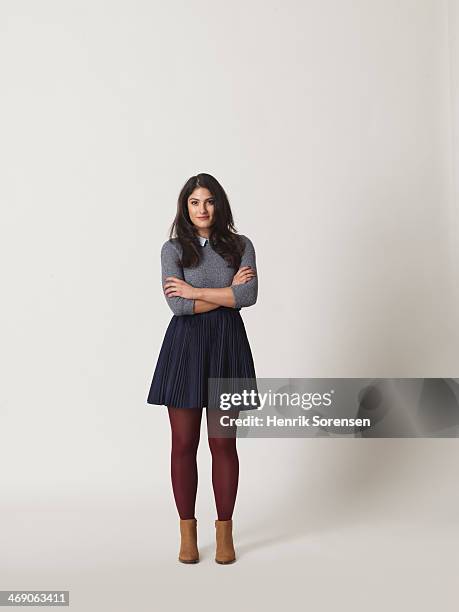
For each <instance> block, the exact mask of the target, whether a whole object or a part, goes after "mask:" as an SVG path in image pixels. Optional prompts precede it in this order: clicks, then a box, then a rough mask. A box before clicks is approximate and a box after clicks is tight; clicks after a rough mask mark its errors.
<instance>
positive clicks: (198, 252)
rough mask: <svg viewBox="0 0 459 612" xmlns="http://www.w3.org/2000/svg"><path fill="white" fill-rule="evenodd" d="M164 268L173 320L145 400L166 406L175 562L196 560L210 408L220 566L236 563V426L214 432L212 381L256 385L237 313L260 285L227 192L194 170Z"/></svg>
mask: <svg viewBox="0 0 459 612" xmlns="http://www.w3.org/2000/svg"><path fill="white" fill-rule="evenodd" d="M161 267H162V282H163V288H164V294H165V297H166V300H167V303H168V304H169V306H170V308H171V310H172V312H173V316H172V319H171V321H170V323H169V326H168V328H167V330H166V333H165V336H164V340H163V344H162V346H161V350H160V353H159V357H158V361H157V364H156V369H155V372H154V375H153V380H152V383H151V387H150V392H149V394H148V399H147V401H148V403H149V404H158V405H165V406H167V408H168V413H169V420H170V425H171V434H172V451H171V478H172V489H173V493H174V498H175V503H176V506H177V510H178V514H179V516H180V534H181V544H180V553H179V561H182V562H183V563H196V562H197V561H199V551H198V547H197V520H196V517H195V502H196V493H197V484H198V472H197V463H196V453H197V449H198V444H199V437H200V430H201V416H202V410H203V408H206V419H207V430H208V442H209V447H210V451H211V455H212V485H213V490H214V496H215V504H216V508H217V516H218V518H217V519H216V520H215V529H216V554H215V561H217V563H232V562H233V561H235V560H236V554H235V550H234V544H233V536H232V527H233V521H232V515H233V509H234V505H235V501H236V493H237V488H238V478H239V459H238V454H237V448H236V427H233V428H227V427H226V428H225V429H226V430H227V429H230V433H228V432H227V431H225V435H222V436H210V432H211V431H216V430H215V429H214V428H215V421H216V419H218V418H219V416H221V414H220V415H219V414H218V411H217V410H209V407H210V402H208V399H209V398H208V379H209V378H217V379H220V378H225V379H251V380H255V368H254V363H253V359H252V353H251V349H250V345H249V341H248V339H247V335H246V331H245V327H244V323H243V320H242V317H241V315H240V312H239V311H240V309H241V308H244V307H247V306H252V305H253V304H255V302H256V301H257V294H258V280H257V274H256V261H255V250H254V247H253V244H252V242H251V241H250V239H249V238H247V237H246V236H243V235H239V234H237V233H236V231H235V227H234V222H233V215H232V212H231V208H230V205H229V201H228V198H227V195H226V193H225V191H224V189H223V187H222V186H221V185H220V183H219V182H218V181H217V180H216V179H215V178H214V177H213V176H211V175H209V174H204V173H202V174H198V175H197V176H192V177H191V178H190V179H188V181H187V182H186V183H185V185H184V186H183V188H182V190H181V192H180V195H179V198H178V203H177V214H176V217H175V220H174V222H173V224H172V227H171V230H170V238H169V240H167V241H166V242H165V243H164V244H163V247H162V250H161ZM208 403H209V406H208ZM255 407H256V406H246V405H242V406H240V407H238V408H235V407H233V409H232V410H230V411H229V414H230V416H238V414H239V410H248V409H251V408H255ZM226 414H228V412H227V413H226ZM217 427H218V425H217Z"/></svg>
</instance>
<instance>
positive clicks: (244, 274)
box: [161, 238, 258, 315]
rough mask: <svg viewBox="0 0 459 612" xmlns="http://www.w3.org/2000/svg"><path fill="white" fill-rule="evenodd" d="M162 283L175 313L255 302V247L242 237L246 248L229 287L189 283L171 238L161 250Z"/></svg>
mask: <svg viewBox="0 0 459 612" xmlns="http://www.w3.org/2000/svg"><path fill="white" fill-rule="evenodd" d="M161 267H162V276H163V287H164V294H165V296H166V300H167V302H168V304H169V306H170V308H171V310H172V311H173V312H174V314H176V315H185V314H198V313H200V312H208V311H209V310H214V309H216V308H219V306H227V307H230V308H241V307H244V306H251V305H252V304H254V303H255V302H256V299H257V293H258V281H257V278H256V260H255V250H254V248H253V244H252V243H251V241H250V240H249V239H248V238H246V248H245V252H244V254H243V256H242V260H241V267H240V268H239V270H238V271H237V272H236V274H235V275H234V277H233V281H232V284H231V286H230V287H221V288H210V287H209V288H207V287H193V286H192V285H190V284H189V283H187V282H186V281H185V280H184V278H183V269H182V267H181V265H180V263H179V256H178V252H177V251H176V249H175V247H174V245H173V244H172V243H171V242H166V243H165V244H164V245H163V248H162V251H161Z"/></svg>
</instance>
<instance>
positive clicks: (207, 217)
mask: <svg viewBox="0 0 459 612" xmlns="http://www.w3.org/2000/svg"><path fill="white" fill-rule="evenodd" d="M208 218H209V217H196V219H202V220H204V219H208Z"/></svg>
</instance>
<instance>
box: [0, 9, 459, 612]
mask: <svg viewBox="0 0 459 612" xmlns="http://www.w3.org/2000/svg"><path fill="white" fill-rule="evenodd" d="M458 13H459V10H458V6H457V2H454V1H451V2H447V1H446V0H303V1H301V2H299V1H293V0H288V1H286V2H283V3H278V2H273V1H271V0H268V1H263V2H262V1H261V0H250V1H245V2H242V1H239V0H237V1H233V2H231V3H223V2H209V1H205V0H192V1H190V2H183V1H178V0H171V1H168V2H167V3H165V2H163V3H161V2H156V1H155V2H147V1H140V0H137V1H135V0H134V1H131V2H129V3H128V2H127V1H116V2H110V3H108V2H103V1H102V0H92V1H91V2H88V1H83V2H81V1H80V2H70V1H58V0H56V1H51V0H42V2H40V3H36V2H32V1H25V0H24V1H22V2H12V1H5V2H2V4H1V7H0V28H1V30H0V31H1V36H0V58H1V59H0V62H1V67H2V72H1V74H2V79H1V89H2V97H1V104H2V113H1V116H0V117H1V118H0V121H1V134H2V137H1V139H0V154H1V159H0V161H1V166H2V170H3V172H2V180H1V182H0V189H1V201H2V212H3V215H2V223H1V226H0V227H1V241H0V248H1V255H2V262H3V266H2V269H3V273H2V298H3V299H2V315H3V316H2V321H3V329H2V345H3V351H2V372H3V377H2V395H1V424H2V431H3V436H2V442H1V445H0V460H1V463H2V466H3V469H2V476H1V485H2V498H3V500H4V501H3V502H2V507H3V512H4V513H5V514H4V519H5V520H4V521H3V528H2V538H3V545H2V546H0V550H1V551H2V552H1V553H0V574H1V575H2V584H0V589H1V588H4V589H6V588H23V589H28V588H38V589H44V588H62V589H64V588H68V589H70V590H71V592H72V593H73V599H72V602H73V603H72V605H73V607H74V609H77V610H80V609H81V610H85V612H87V611H88V610H92V609H97V610H98V611H99V612H101V610H105V609H107V610H110V611H113V610H115V609H118V608H117V605H119V609H126V607H127V606H132V605H133V599H132V597H133V590H134V591H135V609H136V610H143V609H145V610H147V609H150V607H149V606H150V603H151V601H150V602H149V601H148V600H147V599H141V598H142V597H144V596H145V597H146V595H145V593H146V592H147V590H148V588H151V587H152V586H153V585H154V587H155V595H154V597H155V600H154V602H153V603H155V604H157V603H158V601H157V600H158V598H161V604H164V603H165V601H163V598H166V597H170V596H171V595H170V593H169V592H168V591H167V589H168V588H169V587H170V588H172V589H174V585H176V584H177V580H180V581H183V582H181V583H180V584H183V585H187V584H188V581H189V574H187V575H185V574H184V573H183V567H177V566H178V565H181V564H178V563H176V561H175V554H176V544H177V517H176V511H175V506H174V503H173V498H172V492H171V488H170V481H169V445H170V432H169V423H168V419H167V413H166V408H164V407H159V406H150V405H147V404H146V396H147V393H148V388H149V385H150V382H151V376H152V373H153V369H154V365H155V363H156V359H157V355H158V351H159V348H160V344H161V341H162V338H163V335H164V331H165V328H166V326H167V324H168V321H169V319H170V317H171V312H170V311H169V309H168V307H167V305H166V302H165V299H164V297H163V295H162V293H161V284H160V267H159V265H160V264H159V251H160V247H161V245H162V243H163V242H164V240H165V239H166V238H167V232H168V228H169V226H170V224H171V222H172V220H173V217H174V213H175V206H176V200H177V196H178V192H179V190H180V188H181V186H182V185H183V183H184V181H185V180H186V179H187V178H188V177H189V176H191V175H193V174H196V173H197V172H209V173H211V174H213V175H214V176H216V177H217V179H218V180H220V181H221V183H222V184H223V186H224V188H225V189H226V191H227V193H228V195H229V198H230V202H231V204H232V207H233V212H234V216H235V220H236V225H237V227H238V229H239V231H240V233H242V234H246V235H248V236H249V237H250V238H251V239H252V241H253V243H254V245H255V248H256V252H257V264H258V275H259V299H258V302H257V304H256V305H255V306H254V307H251V308H248V309H244V310H243V311H242V315H243V317H244V321H245V325H246V329H247V332H248V335H249V338H250V342H251V346H252V350H253V354H254V359H255V365H256V369H257V375H258V376H259V377H372V376H375V377H391V376H394V377H405V376H408V377H424V376H425V377H431V376H439V377H446V376H451V377H457V376H459V374H458V358H457V355H458V347H459V338H458V331H457V330H458V312H459V310H458V306H459V299H458V282H457V280H458V272H459V247H458V239H457V234H458V227H459V223H458V194H459V178H458V175H457V173H455V170H456V169H457V161H458V154H457V142H458V138H459V131H458V130H459V127H458V126H459V99H458V94H459V90H458V76H459V50H458V49H459V47H458V39H457V36H458V30H459V17H458ZM292 262H294V263H292ZM202 434H203V437H202V443H201V447H200V450H199V467H200V484H199V491H198V517H199V520H200V521H201V523H200V525H201V531H200V533H201V534H202V537H203V539H205V538H207V540H206V541H207V543H208V545H209V548H208V563H207V565H205V564H204V563H203V564H202V565H204V567H202V566H201V567H200V568H199V570H197V571H195V574H194V578H193V580H194V581H197V583H198V584H201V583H200V580H202V581H203V582H202V587H203V590H202V594H203V598H204V599H203V601H204V600H206V601H207V599H206V598H208V604H209V607H210V606H211V605H212V602H213V601H214V600H213V592H212V590H211V589H209V586H208V579H209V573H212V576H213V578H212V580H215V581H216V582H215V583H213V584H216V585H217V586H216V588H223V586H224V583H219V582H218V579H217V576H216V575H215V576H214V572H216V571H217V569H218V568H215V567H214V566H215V565H216V564H215V563H214V564H213V565H212V563H211V559H212V548H211V546H212V537H213V531H212V529H213V523H212V521H213V519H214V518H215V511H214V505H213V503H214V502H213V496H212V491H211V483H210V454H209V450H208V448H207V446H206V439H205V435H206V430H205V424H204V420H203V430H202ZM239 449H240V462H241V477H240V489H239V494H238V500H237V502H236V511H235V528H236V529H237V538H236V545H237V546H239V550H240V552H241V560H240V563H239V564H238V563H236V564H234V566H232V570H231V571H233V572H236V573H237V576H238V584H239V587H238V588H239V590H238V593H236V594H235V597H236V598H237V597H241V596H242V595H241V593H243V596H244V598H245V601H246V602H249V603H250V602H254V601H257V602H258V603H260V601H261V602H263V601H264V600H263V597H266V602H265V603H264V605H266V606H267V607H268V605H269V602H270V603H271V604H272V605H273V606H275V605H276V604H277V603H278V602H279V601H282V600H283V598H284V596H285V591H284V592H282V588H281V587H279V583H277V589H276V584H275V582H276V581H274V582H273V581H271V580H270V578H269V577H270V575H271V574H270V573H269V572H275V573H274V574H273V576H277V578H278V579H279V580H280V581H281V582H282V579H283V578H287V576H288V580H289V584H288V588H289V589H292V591H291V592H290V594H291V595H292V594H293V595H297V596H298V597H300V596H301V585H300V584H299V583H298V581H300V582H301V578H300V577H298V576H297V575H296V572H299V571H300V569H299V568H300V567H302V568H303V569H304V568H305V567H307V568H308V571H309V572H310V574H309V576H310V578H311V582H310V583H308V585H307V586H308V597H307V601H308V602H309V603H316V604H317V603H319V602H322V603H325V601H329V602H330V605H332V602H333V600H332V599H328V598H332V597H333V596H334V592H328V589H329V586H330V584H329V580H330V576H331V575H333V576H334V580H335V584H338V585H340V586H341V587H342V589H344V592H345V593H347V596H349V597H351V594H352V593H351V590H348V591H346V589H351V586H350V585H349V581H348V578H349V576H348V575H347V574H346V572H350V573H351V572H352V571H353V568H354V567H355V564H359V557H358V555H359V554H361V555H362V557H364V558H365V559H366V560H368V559H369V558H371V555H372V554H375V555H376V556H375V559H373V561H374V562H375V563H377V562H378V561H377V560H378V559H379V560H381V558H383V557H381V556H380V555H378V554H377V553H375V547H374V546H373V545H371V546H370V544H369V542H373V540H371V535H370V532H371V529H370V527H371V524H372V521H373V519H374V520H376V522H377V523H378V521H383V520H385V521H392V523H391V533H398V532H397V529H400V530H401V531H400V534H405V535H406V529H407V525H410V526H412V525H413V524H415V523H416V521H420V524H421V525H422V528H423V529H424V528H425V526H426V525H428V526H430V527H432V528H433V526H435V525H436V526H438V523H439V522H440V523H441V524H442V525H446V526H447V527H448V529H453V528H454V529H456V530H457V516H458V515H457V511H458V509H459V498H458V494H457V486H456V485H457V467H458V459H459V451H458V448H457V443H456V441H454V440H368V441H359V440H333V441H330V440H282V441H281V440H240V441H239ZM432 482H435V487H436V488H435V492H436V494H435V495H433V496H432V495H431V493H432V488H431V487H432ZM286 519H287V520H286ZM378 524H379V525H380V524H381V523H378ZM343 525H345V526H349V525H351V526H354V528H355V531H351V532H349V534H350V535H348V536H346V537H349V538H351V540H350V541H347V540H343V541H342V542H340V544H337V541H336V539H334V538H335V535H333V534H334V531H335V530H336V529H338V528H339V526H343ZM369 525H370V527H369ZM367 528H368V529H370V531H369V532H367V531H365V529H367ZM347 533H348V532H346V534H347ZM380 533H381V532H380V530H379V528H378V529H377V530H375V532H374V534H380ZM423 533H424V536H423V537H424V538H426V540H422V544H423V545H425V544H426V541H427V540H428V545H430V546H431V547H432V549H431V550H432V558H433V557H434V554H433V553H434V552H435V554H441V555H443V557H444V558H445V559H450V557H448V555H454V554H457V553H455V551H454V549H453V548H448V546H450V545H449V544H448V543H447V542H449V541H450V540H449V539H448V538H447V537H446V534H443V535H441V534H438V533H437V532H433V533H431V532H429V530H428V529H424V531H423ZM429 533H431V535H428V534H429ZM456 533H457V532H456ZM305 534H308V536H307V537H306V536H305ZM330 534H332V536H333V537H332V540H331V541H328V540H327V537H329V536H330ZM443 536H444V537H443ZM343 537H344V536H343ZM375 537H376V536H375ZM304 538H306V539H304ZM315 538H316V539H315ZM428 538H430V539H428ZM401 541H402V535H400V538H398V539H397V537H396V538H395V539H394V541H393V542H392V548H391V547H389V548H388V550H387V554H388V555H389V556H390V555H393V554H394V550H393V547H394V546H396V545H398V544H399V543H400V542H401ZM378 542H379V541H378ZM384 542H387V538H386V536H384V538H381V542H379V544H378V546H383V543H384ZM416 542H417V543H419V546H421V540H419V538H418V537H417V536H416V538H415V540H414V543H412V547H411V548H410V550H409V552H407V553H406V554H407V555H408V556H407V557H406V558H405V557H404V556H403V554H401V552H400V551H398V559H399V561H398V563H399V564H401V565H400V567H398V570H397V571H398V573H394V576H393V577H392V578H393V583H392V586H394V585H395V586H396V587H397V589H398V596H399V600H400V601H401V602H403V600H404V598H405V597H406V598H407V601H410V603H412V601H413V600H412V595H413V593H412V592H410V588H411V586H412V585H410V577H412V580H413V583H412V584H413V585H419V574H417V575H415V572H414V569H418V570H419V568H418V567H416V563H414V562H413V559H412V558H411V557H410V556H409V555H414V556H415V555H416ZM327 546H328V547H327ZM378 546H376V549H377V548H378ZM440 546H443V547H444V548H441V550H440V548H439V547H440ZM365 547H368V548H365ZM378 550H380V549H378ZM352 551H353V552H352ZM274 555H277V558H278V559H279V558H282V559H284V562H283V565H282V568H283V569H282V572H284V574H283V573H282V572H281V573H280V574H279V573H278V572H280V569H279V566H277V565H276V564H275V563H274V562H273V557H274ZM352 555H354V556H352ZM400 559H401V560H400ZM404 560H406V566H404V565H403V563H404ZM424 561H425V560H424ZM348 562H349V563H348ZM271 563H272V565H271ZM432 563H434V561H433V560H432ZM256 564H261V565H258V566H257V567H263V569H264V570H265V572H267V573H265V574H264V576H263V577H264V579H266V589H265V591H264V592H263V594H261V593H260V592H259V591H256V590H255V589H254V588H253V584H252V585H251V584H250V582H249V581H248V576H249V574H248V573H244V569H246V568H247V569H249V568H250V569H251V570H252V572H253V571H254V568H255V566H256ZM321 564H323V566H322V565H321ZM446 565H448V563H447V564H446ZM335 566H336V567H335ZM449 566H451V567H452V566H453V564H451V563H449ZM343 567H345V569H344V570H343ZM373 567H375V566H373ZM422 567H423V570H425V571H428V570H429V567H428V565H425V564H424V565H423V566H422ZM432 567H434V566H432ZM196 569H197V568H196ZM335 570H336V572H335ZM376 571H378V566H376ZM410 571H412V572H413V574H410V573H409V572H410ZM445 571H447V570H445ZM252 575H253V574H252ZM232 576H233V577H234V576H235V574H234V573H233V574H232ZM400 576H403V581H401V578H400ZM222 580H226V578H222ZM97 581H98V584H99V586H98V587H96V586H95V584H96V582H97ZM152 581H153V582H152ZM115 584H116V585H117V590H116V591H114V592H112V593H111V594H110V596H108V595H107V592H106V591H105V589H106V587H107V588H109V587H111V586H113V585H115ZM101 585H102V586H101ZM365 585H366V586H367V587H368V589H369V591H370V590H371V586H372V577H371V576H366V581H365ZM281 586H282V585H281ZM283 586H285V587H286V586H287V585H286V584H284V585H283ZM206 587H207V588H206ZM190 588H191V584H190ZM362 588H364V587H362V585H361V586H360V594H361V596H362V597H363V595H362V593H363V592H364V591H362ZM204 589H205V591H204ZM241 589H242V591H241ZM324 591H325V593H326V595H325V594H324ZM451 592H452V591H448V589H445V591H444V592H443V593H442V594H443V596H444V601H443V603H444V604H445V605H444V606H443V609H444V610H446V609H447V604H448V602H449V601H450V600H449V596H450V594H451ZM186 593H187V591H186V589H185V590H183V591H179V592H177V591H174V597H175V598H176V599H174V601H175V603H176V604H177V606H178V605H180V603H181V600H180V597H181V596H185V597H187V595H186ZM342 593H343V591H341V595H342ZM418 593H419V596H420V597H419V599H420V603H419V606H420V608H419V609H421V607H422V605H426V606H427V605H428V604H429V603H431V602H430V598H429V597H430V595H431V596H432V598H433V597H434V594H433V592H432V593H430V592H427V593H426V592H424V593H422V596H421V592H420V591H418ZM335 594H336V593H335ZM389 594H390V593H389V590H388V591H387V597H388V600H389V599H390V598H389ZM71 596H72V595H71ZM217 596H218V594H217ZM337 596H338V595H337ZM369 596H370V595H369ZM103 597H106V598H108V599H106V600H105V601H106V603H105V604H104V603H103ZM437 597H438V594H437ZM251 598H253V600H252V599H251ZM260 598H261V599H260ZM324 598H325V599H324ZM362 602H363V600H362ZM201 603H202V602H201ZM436 603H438V599H437V600H436ZM378 604H380V605H381V606H382V605H383V604H384V596H382V597H381V599H380V601H379V600H378V602H372V607H373V609H375V607H377V605H378ZM224 605H228V606H230V605H232V600H231V598H228V601H227V602H226V603H223V604H222V606H224ZM104 606H106V608H105V607H104ZM356 606H358V601H355V600H354V601H353V609H355V608H356ZM362 606H363V603H362ZM362 609H363V608H362ZM426 609H427V608H426Z"/></svg>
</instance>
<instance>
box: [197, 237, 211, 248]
mask: <svg viewBox="0 0 459 612" xmlns="http://www.w3.org/2000/svg"><path fill="white" fill-rule="evenodd" d="M198 238H199V242H200V243H201V246H205V244H206V242H209V241H208V240H207V238H203V237H202V236H199V235H198Z"/></svg>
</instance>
